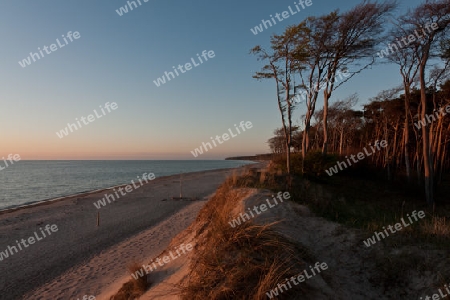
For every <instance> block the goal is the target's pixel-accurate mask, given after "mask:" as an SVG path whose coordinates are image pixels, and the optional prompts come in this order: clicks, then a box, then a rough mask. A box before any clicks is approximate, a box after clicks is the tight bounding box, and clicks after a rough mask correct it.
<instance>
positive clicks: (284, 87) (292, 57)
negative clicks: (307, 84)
mask: <svg viewBox="0 0 450 300" xmlns="http://www.w3.org/2000/svg"><path fill="white" fill-rule="evenodd" d="M296 39H297V31H296V30H295V29H294V28H293V27H288V28H287V29H286V31H285V32H284V34H282V35H273V36H272V37H271V52H270V53H269V52H267V51H266V50H265V49H263V48H262V47H261V46H255V47H254V48H253V49H252V50H251V51H250V53H252V54H254V55H256V56H257V57H258V60H261V61H265V62H267V64H266V65H265V66H264V67H263V68H262V70H261V71H260V72H256V74H255V75H254V76H253V78H256V79H259V80H261V79H271V78H273V79H274V80H275V83H276V91H277V93H276V95H277V103H278V109H279V111H280V114H281V121H282V125H283V126H282V128H283V132H284V138H285V151H286V167H287V173H288V175H289V178H288V180H289V184H290V174H291V163H290V155H291V146H292V133H293V131H295V130H296V129H295V128H294V127H293V126H292V113H293V111H294V109H295V98H294V96H295V95H294V93H293V83H292V80H293V78H292V77H293V74H294V73H295V71H296V70H297V67H298V64H296V63H295V61H296V60H297V59H301V57H302V56H304V55H305V52H304V50H299V49H298V48H296V44H295V41H296Z"/></svg>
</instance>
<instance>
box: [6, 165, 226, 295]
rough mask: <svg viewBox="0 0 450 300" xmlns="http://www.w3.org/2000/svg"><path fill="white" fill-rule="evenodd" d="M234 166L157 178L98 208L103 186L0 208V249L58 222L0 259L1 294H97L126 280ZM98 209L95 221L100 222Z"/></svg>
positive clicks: (189, 219)
mask: <svg viewBox="0 0 450 300" xmlns="http://www.w3.org/2000/svg"><path fill="white" fill-rule="evenodd" d="M232 172H233V170H232V169H227V170H213V171H203V172H195V173H187V174H184V175H183V196H184V197H192V198H196V199H198V200H196V201H185V200H181V201H180V200H172V197H174V196H175V197H176V196H179V194H180V188H179V179H180V176H179V175H173V176H167V177H162V178H157V179H155V180H153V181H150V182H149V183H148V184H145V185H144V186H142V187H141V188H139V189H136V190H135V191H133V192H131V193H130V194H127V195H126V196H124V197H122V198H120V199H119V200H117V201H115V202H113V203H111V204H108V205H107V206H105V207H102V208H101V209H96V208H95V206H94V205H93V202H94V201H97V200H98V199H100V198H102V197H103V195H104V194H105V191H103V192H95V193H92V194H87V195H86V194H83V195H81V196H80V195H78V196H74V197H68V198H67V199H64V200H61V201H55V202H53V203H50V204H41V205H36V206H31V207H27V208H21V209H16V210H13V211H10V212H3V213H1V214H0V245H1V247H0V251H5V249H7V247H8V246H17V243H16V240H18V241H20V240H21V239H22V238H23V239H28V238H29V237H31V236H34V233H35V232H38V233H40V232H41V231H40V228H43V229H44V228H45V227H44V226H45V225H47V224H49V225H52V224H55V225H57V227H58V231H57V232H54V233H52V234H51V235H49V236H47V237H45V238H44V239H42V240H39V241H36V242H35V243H34V244H32V245H28V247H26V248H25V247H23V246H22V250H19V251H18V252H17V253H14V255H10V256H9V257H7V258H3V261H1V262H0V264H1V265H2V267H1V270H2V276H1V278H0V290H2V293H1V295H0V299H77V298H80V299H81V298H82V297H83V296H84V295H94V296H96V297H97V299H102V298H103V297H105V298H106V296H101V295H105V294H108V293H109V291H110V289H111V286H113V287H114V283H116V284H117V289H118V288H119V287H120V285H121V283H123V282H124V281H126V280H128V279H129V278H130V274H128V272H127V271H126V267H127V266H128V265H129V264H131V263H132V262H133V261H138V262H139V261H140V260H142V259H144V258H146V257H149V256H152V255H158V253H160V252H161V251H162V250H164V249H165V248H166V247H167V246H168V245H169V243H170V241H171V239H172V238H173V237H175V236H176V235H177V234H178V233H179V232H181V231H183V230H184V229H185V228H186V227H187V226H189V224H190V223H191V222H192V221H193V220H194V219H195V217H196V215H197V213H198V211H199V210H200V208H201V207H202V206H203V204H204V203H205V201H206V200H207V199H208V196H210V195H212V194H213V193H214V191H215V190H216V189H217V187H218V186H219V185H220V184H221V183H222V182H223V180H224V179H225V178H226V177H227V176H228V175H230V174H231V173H232ZM97 212H100V226H99V227H97Z"/></svg>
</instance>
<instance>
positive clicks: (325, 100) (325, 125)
mask: <svg viewBox="0 0 450 300" xmlns="http://www.w3.org/2000/svg"><path fill="white" fill-rule="evenodd" d="M327 90H328V89H325V90H324V91H323V124H322V125H323V146H322V155H326V154H327V150H328V91H327Z"/></svg>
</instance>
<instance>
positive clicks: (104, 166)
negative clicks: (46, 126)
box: [0, 160, 254, 210]
mask: <svg viewBox="0 0 450 300" xmlns="http://www.w3.org/2000/svg"><path fill="white" fill-rule="evenodd" d="M252 163H254V162H251V161H243V160H126V161H125V160H121V161H111V160H88V161H80V160H56V161H55V160H51V161H44V160H39V161H37V160H36V161H33V160H21V161H18V162H15V163H14V164H13V165H11V166H9V167H8V168H6V169H4V170H0V210H4V209H8V208H13V207H17V206H22V205H27V204H31V203H33V202H39V201H44V200H45V201H48V200H52V199H55V198H60V197H65V196H71V195H76V194H80V193H85V192H90V191H95V190H99V189H104V188H110V187H113V186H117V185H121V184H129V183H130V182H131V180H136V177H137V176H140V177H141V178H142V175H143V174H144V173H153V174H155V177H156V178H159V177H162V176H169V175H174V174H182V173H189V172H197V171H206V170H216V169H229V168H237V167H240V166H243V165H248V164H252Z"/></svg>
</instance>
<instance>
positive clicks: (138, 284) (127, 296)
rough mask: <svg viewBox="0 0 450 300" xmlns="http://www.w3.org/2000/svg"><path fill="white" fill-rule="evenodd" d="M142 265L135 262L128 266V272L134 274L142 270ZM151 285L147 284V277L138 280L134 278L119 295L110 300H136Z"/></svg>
mask: <svg viewBox="0 0 450 300" xmlns="http://www.w3.org/2000/svg"><path fill="white" fill-rule="evenodd" d="M141 268H142V265H141V264H139V263H137V262H134V263H132V264H130V265H129V266H128V271H129V272H130V273H132V274H134V273H135V272H136V271H138V270H140V269H141ZM149 286H150V285H149V284H148V282H147V275H144V276H142V277H138V279H134V278H132V279H131V280H129V281H128V282H126V283H124V284H123V285H122V287H121V288H120V290H119V291H118V292H117V294H115V295H113V296H111V297H110V298H109V300H135V299H139V297H140V296H142V295H143V294H144V293H145V291H146V290H147V288H148V287H149Z"/></svg>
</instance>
